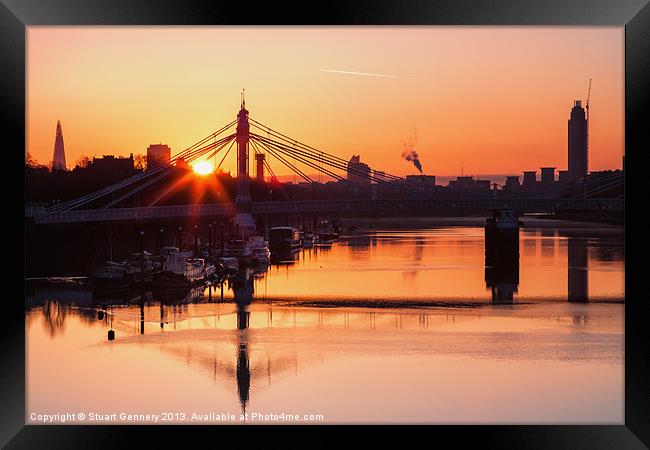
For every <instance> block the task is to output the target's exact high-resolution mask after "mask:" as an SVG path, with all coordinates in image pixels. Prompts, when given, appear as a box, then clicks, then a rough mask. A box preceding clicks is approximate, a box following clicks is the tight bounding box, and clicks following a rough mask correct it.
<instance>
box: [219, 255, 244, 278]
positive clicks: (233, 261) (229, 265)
mask: <svg viewBox="0 0 650 450" xmlns="http://www.w3.org/2000/svg"><path fill="white" fill-rule="evenodd" d="M217 261H218V262H219V263H220V264H221V265H222V266H223V267H224V269H226V273H228V274H230V275H232V274H235V273H237V271H239V259H237V258H236V257H234V256H222V257H220V258H217Z"/></svg>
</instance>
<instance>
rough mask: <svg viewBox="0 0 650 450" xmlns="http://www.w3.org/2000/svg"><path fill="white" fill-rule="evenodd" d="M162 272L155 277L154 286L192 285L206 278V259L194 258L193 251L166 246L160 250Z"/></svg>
mask: <svg viewBox="0 0 650 450" xmlns="http://www.w3.org/2000/svg"><path fill="white" fill-rule="evenodd" d="M160 265H161V270H160V272H158V273H156V274H155V275H154V277H153V284H154V286H161V287H182V286H190V285H192V284H194V283H196V282H199V281H202V280H203V279H204V278H205V260H204V259H202V258H192V253H191V252H181V251H179V250H178V248H177V247H164V248H163V249H162V250H161V252H160Z"/></svg>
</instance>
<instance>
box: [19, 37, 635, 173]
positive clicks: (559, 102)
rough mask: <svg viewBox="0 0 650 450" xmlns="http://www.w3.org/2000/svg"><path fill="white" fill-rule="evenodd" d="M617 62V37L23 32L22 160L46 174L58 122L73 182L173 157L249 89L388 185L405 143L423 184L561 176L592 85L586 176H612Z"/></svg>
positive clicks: (308, 137)
mask: <svg viewBox="0 0 650 450" xmlns="http://www.w3.org/2000/svg"><path fill="white" fill-rule="evenodd" d="M623 57H624V29H623V28H622V27H618V28H612V27H156V28H153V27H150V28H149V27H148V28H144V27H29V28H28V30H27V74H28V75H27V76H28V78H27V107H28V109H27V150H28V152H29V153H30V154H31V155H32V157H34V158H35V159H37V160H38V161H39V162H42V163H49V162H50V161H51V159H52V152H53V147H54V136H55V128H56V121H57V119H60V120H61V123H62V126H63V135H64V140H65V150H66V158H67V162H68V167H69V168H70V167H71V166H73V165H74V163H75V162H76V161H77V160H78V158H79V157H80V156H81V155H82V154H83V155H88V156H93V155H97V156H100V155H102V154H117V155H128V154H129V153H145V152H146V148H147V146H148V145H149V144H151V143H157V142H163V143H166V144H168V145H170V146H171V148H172V153H176V152H179V151H181V150H182V149H184V148H186V147H188V146H189V145H191V144H193V143H194V142H196V141H198V140H199V139H201V138H203V137H204V136H206V135H208V134H210V133H211V132H212V131H214V130H216V129H218V128H220V127H221V126H222V125H223V124H226V123H228V122H230V121H231V120H233V119H234V118H235V115H236V113H237V110H238V108H239V96H240V92H241V89H242V88H245V89H246V93H247V101H246V104H247V107H248V109H249V110H250V114H251V117H252V118H255V119H256V120H258V121H260V122H262V123H265V124H267V125H269V126H271V127H272V128H274V129H276V130H278V131H281V132H283V133H285V134H288V135H290V136H291V137H294V138H295V139H298V140H301V141H302V142H305V143H307V144H309V145H312V146H314V147H317V148H320V149H322V150H325V151H328V152H330V153H333V154H336V155H338V156H341V157H344V158H346V159H349V157H350V156H351V155H352V154H353V153H354V154H359V153H360V154H361V160H362V162H366V163H368V164H369V165H370V166H371V167H373V168H377V169H380V170H386V171H388V172H390V173H394V174H397V175H406V174H413V173H416V169H415V168H414V167H413V166H412V165H411V164H410V163H409V162H406V161H404V160H403V159H402V158H401V153H402V149H403V146H404V143H405V142H406V141H408V140H412V139H415V149H416V150H417V151H418V152H419V154H420V158H421V161H422V164H423V168H424V172H425V173H427V174H432V175H456V174H459V173H460V172H461V167H462V168H463V170H464V173H465V174H466V175H470V174H475V175H478V174H504V173H520V172H521V171H523V170H535V169H539V167H540V166H557V167H558V168H559V169H566V166H567V156H566V152H567V119H568V116H569V112H570V109H571V106H572V104H573V100H574V99H578V98H580V99H583V100H584V99H585V97H586V95H587V86H588V82H589V78H590V77H591V78H593V87H592V95H591V124H590V161H589V168H590V170H602V169H614V168H620V167H621V165H622V161H621V157H622V155H623V148H624V134H623V130H624V128H623V123H624V122H623V121H624V109H623V108H624V90H623V89H624V85H623V79H624V78H623V75H624V65H623V63H624V59H623ZM332 71H347V72H361V73H366V74H378V75H389V76H368V75H356V74H345V73H338V72H332ZM231 153H232V152H231ZM228 159H229V161H227V162H226V163H224V166H225V168H226V169H228V170H231V171H232V172H233V173H234V172H235V161H234V153H232V154H231V155H230V156H229V158H228ZM274 168H275V171H276V172H277V173H279V174H284V173H287V170H286V169H285V168H284V167H283V166H278V165H276V166H275V167H274Z"/></svg>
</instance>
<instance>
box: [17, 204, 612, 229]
mask: <svg viewBox="0 0 650 450" xmlns="http://www.w3.org/2000/svg"><path fill="white" fill-rule="evenodd" d="M251 206H252V213H253V215H259V214H285V213H286V214H289V213H295V214H300V213H304V214H317V213H328V214H336V213H343V214H345V213H350V212H372V211H378V212H379V211H400V210H405V211H406V210H431V211H435V210H450V209H457V210H476V211H479V210H484V211H487V210H490V209H498V208H513V209H515V210H518V211H521V212H524V213H553V212H557V211H560V210H594V211H595V210H609V211H622V210H623V208H624V200H623V199H594V198H581V199H568V198H474V199H472V198H464V199H460V198H458V199H452V198H438V199H427V200H410V199H409V200H319V201H284V202H253V203H252V204H251ZM234 214H235V204H234V203H219V204H214V203H213V204H200V205H178V206H153V207H139V208H112V209H97V210H80V211H58V212H50V213H44V212H41V213H38V212H32V213H30V214H27V213H26V215H28V216H29V217H33V218H34V222H35V223H37V224H56V223H61V224H63V223H82V222H97V221H122V220H138V219H170V218H183V217H217V216H232V215H234Z"/></svg>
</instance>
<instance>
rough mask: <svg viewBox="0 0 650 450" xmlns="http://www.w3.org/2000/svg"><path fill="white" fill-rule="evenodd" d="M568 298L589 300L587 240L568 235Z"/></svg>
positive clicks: (580, 300) (574, 300)
mask: <svg viewBox="0 0 650 450" xmlns="http://www.w3.org/2000/svg"><path fill="white" fill-rule="evenodd" d="M567 247H568V250H567V259H568V265H567V279H568V283H567V286H568V300H569V301H570V302H588V301H589V273H588V259H587V240H586V239H584V238H577V237H570V238H569V239H568V244H567Z"/></svg>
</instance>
